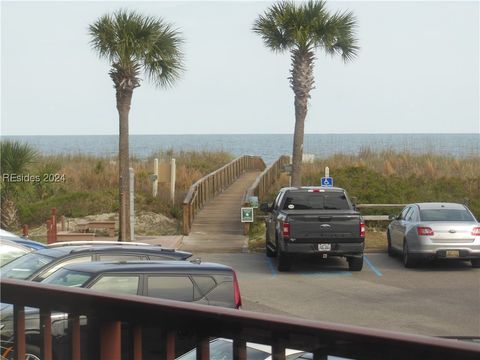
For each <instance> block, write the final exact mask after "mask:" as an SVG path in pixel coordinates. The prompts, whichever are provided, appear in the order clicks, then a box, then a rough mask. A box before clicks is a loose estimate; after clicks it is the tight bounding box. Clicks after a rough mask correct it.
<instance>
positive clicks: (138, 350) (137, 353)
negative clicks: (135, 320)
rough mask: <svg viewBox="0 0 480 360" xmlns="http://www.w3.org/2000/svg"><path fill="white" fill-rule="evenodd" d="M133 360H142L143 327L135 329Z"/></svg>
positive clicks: (137, 326) (136, 326)
mask: <svg viewBox="0 0 480 360" xmlns="http://www.w3.org/2000/svg"><path fill="white" fill-rule="evenodd" d="M133 360H142V327H141V326H140V325H135V326H134V327H133Z"/></svg>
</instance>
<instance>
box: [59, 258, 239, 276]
mask: <svg viewBox="0 0 480 360" xmlns="http://www.w3.org/2000/svg"><path fill="white" fill-rule="evenodd" d="M63 268H64V269H68V270H71V271H79V272H86V273H92V274H99V273H105V272H108V273H112V272H184V273H190V272H192V271H194V272H196V273H197V272H198V273H225V274H227V273H232V272H233V270H232V268H231V267H229V266H226V265H222V264H217V263H202V262H199V261H168V260H164V261H161V260H159V261H94V262H87V263H76V264H69V265H65V266H63Z"/></svg>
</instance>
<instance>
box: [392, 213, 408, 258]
mask: <svg viewBox="0 0 480 360" xmlns="http://www.w3.org/2000/svg"><path fill="white" fill-rule="evenodd" d="M411 210H412V209H411V206H406V207H405V208H404V209H403V210H402V212H401V213H400V215H399V217H398V218H397V219H396V220H394V221H393V222H392V223H391V226H390V230H391V231H390V239H391V240H392V246H393V247H394V248H395V249H398V250H402V249H403V238H404V236H405V218H406V217H407V216H408V213H409V212H410V211H411Z"/></svg>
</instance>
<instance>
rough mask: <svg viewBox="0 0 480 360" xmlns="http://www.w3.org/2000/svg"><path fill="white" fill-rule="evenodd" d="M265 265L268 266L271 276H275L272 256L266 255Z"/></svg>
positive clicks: (275, 271) (275, 270)
mask: <svg viewBox="0 0 480 360" xmlns="http://www.w3.org/2000/svg"><path fill="white" fill-rule="evenodd" d="M267 265H268V267H269V268H270V271H271V272H272V277H273V278H275V277H277V274H278V273H277V269H275V265H274V264H273V261H272V258H269V257H267Z"/></svg>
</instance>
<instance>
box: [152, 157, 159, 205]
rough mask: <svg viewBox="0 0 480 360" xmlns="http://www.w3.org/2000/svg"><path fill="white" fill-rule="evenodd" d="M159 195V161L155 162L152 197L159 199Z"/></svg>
mask: <svg viewBox="0 0 480 360" xmlns="http://www.w3.org/2000/svg"><path fill="white" fill-rule="evenodd" d="M157 194H158V159H154V160H153V182H152V196H153V197H157Z"/></svg>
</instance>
